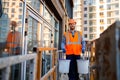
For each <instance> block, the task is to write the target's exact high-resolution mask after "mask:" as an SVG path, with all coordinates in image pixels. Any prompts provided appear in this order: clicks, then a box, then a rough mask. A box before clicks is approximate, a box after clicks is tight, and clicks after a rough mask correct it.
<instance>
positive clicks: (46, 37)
mask: <svg viewBox="0 0 120 80" xmlns="http://www.w3.org/2000/svg"><path fill="white" fill-rule="evenodd" d="M43 41H44V44H43V46H44V47H50V46H51V31H50V29H49V28H47V27H44V30H43Z"/></svg>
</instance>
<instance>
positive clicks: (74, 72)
mask: <svg viewBox="0 0 120 80" xmlns="http://www.w3.org/2000/svg"><path fill="white" fill-rule="evenodd" d="M66 59H68V60H71V61H70V69H69V73H68V76H69V80H79V74H78V69H77V61H76V60H77V59H80V55H66Z"/></svg>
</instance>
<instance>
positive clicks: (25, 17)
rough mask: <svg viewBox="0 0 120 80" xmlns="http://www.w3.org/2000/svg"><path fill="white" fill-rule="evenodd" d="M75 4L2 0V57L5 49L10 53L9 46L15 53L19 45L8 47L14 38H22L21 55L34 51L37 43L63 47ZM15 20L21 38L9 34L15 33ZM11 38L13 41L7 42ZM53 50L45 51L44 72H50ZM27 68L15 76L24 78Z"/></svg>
mask: <svg viewBox="0 0 120 80" xmlns="http://www.w3.org/2000/svg"><path fill="white" fill-rule="evenodd" d="M72 8H73V0H2V10H3V14H2V16H1V17H0V45H1V46H0V57H3V54H4V53H5V54H6V53H7V54H9V51H8V49H11V51H12V52H11V53H13V51H15V50H16V49H17V48H16V47H15V46H12V47H9V48H8V47H6V44H7V43H12V44H14V43H13V41H14V40H17V39H19V38H20V41H19V44H20V46H19V47H20V53H19V55H25V54H32V53H34V51H35V48H38V47H48V48H58V49H60V42H61V39H62V34H63V32H64V31H65V30H67V25H68V23H67V22H68V19H69V18H70V17H72V14H73V12H72V11H73V9H72ZM12 21H15V22H16V23H17V27H15V29H14V31H15V32H19V33H20V36H21V37H19V38H18V37H17V36H16V37H15V36H14V35H13V36H11V38H12V37H14V38H12V39H10V38H9V37H8V34H9V33H11V34H12V33H14V31H13V26H11V22H12ZM65 26H66V27H65ZM15 35H16V34H15ZM10 40H12V41H11V42H7V41H10ZM51 53H52V52H50V51H44V52H43V53H42V60H43V61H42V62H43V65H42V67H43V68H42V76H43V75H44V74H45V73H47V71H48V70H49V69H50V67H51V65H52V64H51V63H52V60H51V58H52V55H51ZM11 55H15V54H11ZM7 56H9V55H7ZM29 63H30V62H29V61H28V62H27V63H26V65H27V66H26V69H27V72H26V73H27V74H28V72H30V69H29V68H30V67H29V66H28V65H29ZM21 68H22V67H21ZM24 71H25V70H23V68H22V69H21V75H20V76H19V77H21V78H19V77H18V78H17V79H16V80H20V79H21V80H24V79H22V78H23V75H25V74H24V73H25V72H24ZM0 72H1V71H0ZM12 77H13V76H12ZM30 77H31V76H29V75H28V76H27V77H26V78H27V79H26V80H30ZM13 78H14V77H13ZM31 79H32V78H31ZM11 80H13V79H11Z"/></svg>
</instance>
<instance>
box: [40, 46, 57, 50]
mask: <svg viewBox="0 0 120 80" xmlns="http://www.w3.org/2000/svg"><path fill="white" fill-rule="evenodd" d="M38 50H39V51H45V50H57V48H50V47H39V48H38Z"/></svg>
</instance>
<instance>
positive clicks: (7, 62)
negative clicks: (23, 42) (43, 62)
mask: <svg viewBox="0 0 120 80" xmlns="http://www.w3.org/2000/svg"><path fill="white" fill-rule="evenodd" d="M36 56H37V55H36V54H27V55H18V56H10V57H3V58H0V69H4V74H2V80H9V77H10V72H11V68H10V67H11V66H12V65H14V64H18V63H23V62H25V61H27V60H33V65H34V68H33V74H32V75H33V77H32V80H35V72H36V70H35V69H36V68H35V66H36ZM21 80H24V79H23V78H22V77H21Z"/></svg>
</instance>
